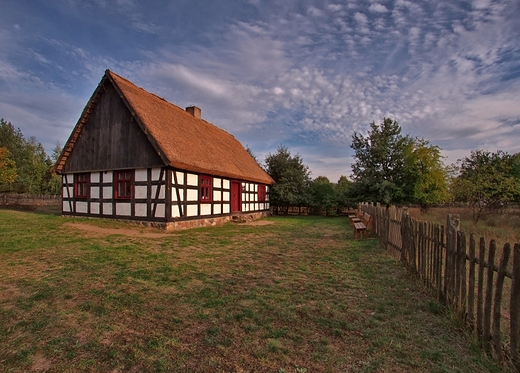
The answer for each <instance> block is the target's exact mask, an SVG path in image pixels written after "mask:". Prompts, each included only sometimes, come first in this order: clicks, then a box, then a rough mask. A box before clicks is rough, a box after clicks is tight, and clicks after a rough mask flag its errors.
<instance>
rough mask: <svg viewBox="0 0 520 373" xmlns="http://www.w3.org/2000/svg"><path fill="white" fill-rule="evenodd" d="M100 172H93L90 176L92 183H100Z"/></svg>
mask: <svg viewBox="0 0 520 373" xmlns="http://www.w3.org/2000/svg"><path fill="white" fill-rule="evenodd" d="M99 180H100V178H99V172H92V173H91V174H90V182H91V183H99Z"/></svg>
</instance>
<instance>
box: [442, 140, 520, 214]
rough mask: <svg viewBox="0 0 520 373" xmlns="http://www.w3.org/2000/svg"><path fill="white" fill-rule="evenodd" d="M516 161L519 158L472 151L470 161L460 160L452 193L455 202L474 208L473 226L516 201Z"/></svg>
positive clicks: (518, 191)
mask: <svg viewBox="0 0 520 373" xmlns="http://www.w3.org/2000/svg"><path fill="white" fill-rule="evenodd" d="M518 160H519V156H518V154H515V155H509V154H508V153H505V152H503V151H501V150H498V151H497V152H494V153H492V152H489V151H485V150H474V151H472V152H471V155H470V156H469V157H464V158H463V159H461V160H459V162H460V165H459V168H458V171H459V174H458V175H457V177H456V178H455V179H454V180H453V185H452V189H453V193H454V195H455V198H456V199H457V200H458V201H462V202H467V203H468V204H469V205H470V206H471V207H472V208H473V217H474V220H475V222H477V221H478V220H479V219H480V217H481V216H482V215H483V214H484V213H486V212H489V211H493V210H497V209H500V208H502V207H503V206H504V205H505V204H506V203H507V202H511V201H515V200H516V201H517V200H518V198H519V196H520V183H519V181H520V178H519V175H518V167H519V166H518Z"/></svg>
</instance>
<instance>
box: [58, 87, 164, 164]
mask: <svg viewBox="0 0 520 373" xmlns="http://www.w3.org/2000/svg"><path fill="white" fill-rule="evenodd" d="M103 89H104V90H105V91H104V92H103V94H102V95H101V96H100V98H99V101H98V102H97V103H95V104H94V105H93V107H92V112H91V113H90V114H89V117H88V120H87V122H86V123H85V125H84V126H83V129H82V131H81V135H80V136H79V137H78V139H77V140H76V143H75V144H74V148H73V149H72V152H71V153H70V155H69V156H68V158H67V162H66V163H65V166H64V167H63V170H62V172H63V173H71V172H85V171H100V170H117V169H128V168H148V167H161V166H164V162H163V161H162V160H161V158H160V157H159V155H158V154H157V151H156V150H155V149H154V148H153V146H152V145H151V143H150V141H149V140H148V138H147V136H146V134H145V133H144V132H143V131H142V129H141V127H140V126H139V124H138V123H137V121H136V119H135V117H134V116H133V115H132V113H131V112H130V111H129V110H128V108H127V106H126V105H125V103H124V101H123V99H122V98H121V97H120V96H119V94H118V93H117V91H116V90H115V88H114V87H113V86H112V84H108V83H107V84H105V86H104V88H103Z"/></svg>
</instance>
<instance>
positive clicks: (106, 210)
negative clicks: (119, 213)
mask: <svg viewBox="0 0 520 373" xmlns="http://www.w3.org/2000/svg"><path fill="white" fill-rule="evenodd" d="M103 215H112V204H111V203H103Z"/></svg>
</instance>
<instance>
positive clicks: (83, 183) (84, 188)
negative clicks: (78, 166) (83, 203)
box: [74, 174, 90, 198]
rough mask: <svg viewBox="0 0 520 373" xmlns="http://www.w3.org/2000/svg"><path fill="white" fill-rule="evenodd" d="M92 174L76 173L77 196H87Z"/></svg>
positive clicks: (75, 187)
mask: <svg viewBox="0 0 520 373" xmlns="http://www.w3.org/2000/svg"><path fill="white" fill-rule="evenodd" d="M89 181H90V174H76V175H74V196H75V197H76V198H87V197H88V189H89Z"/></svg>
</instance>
